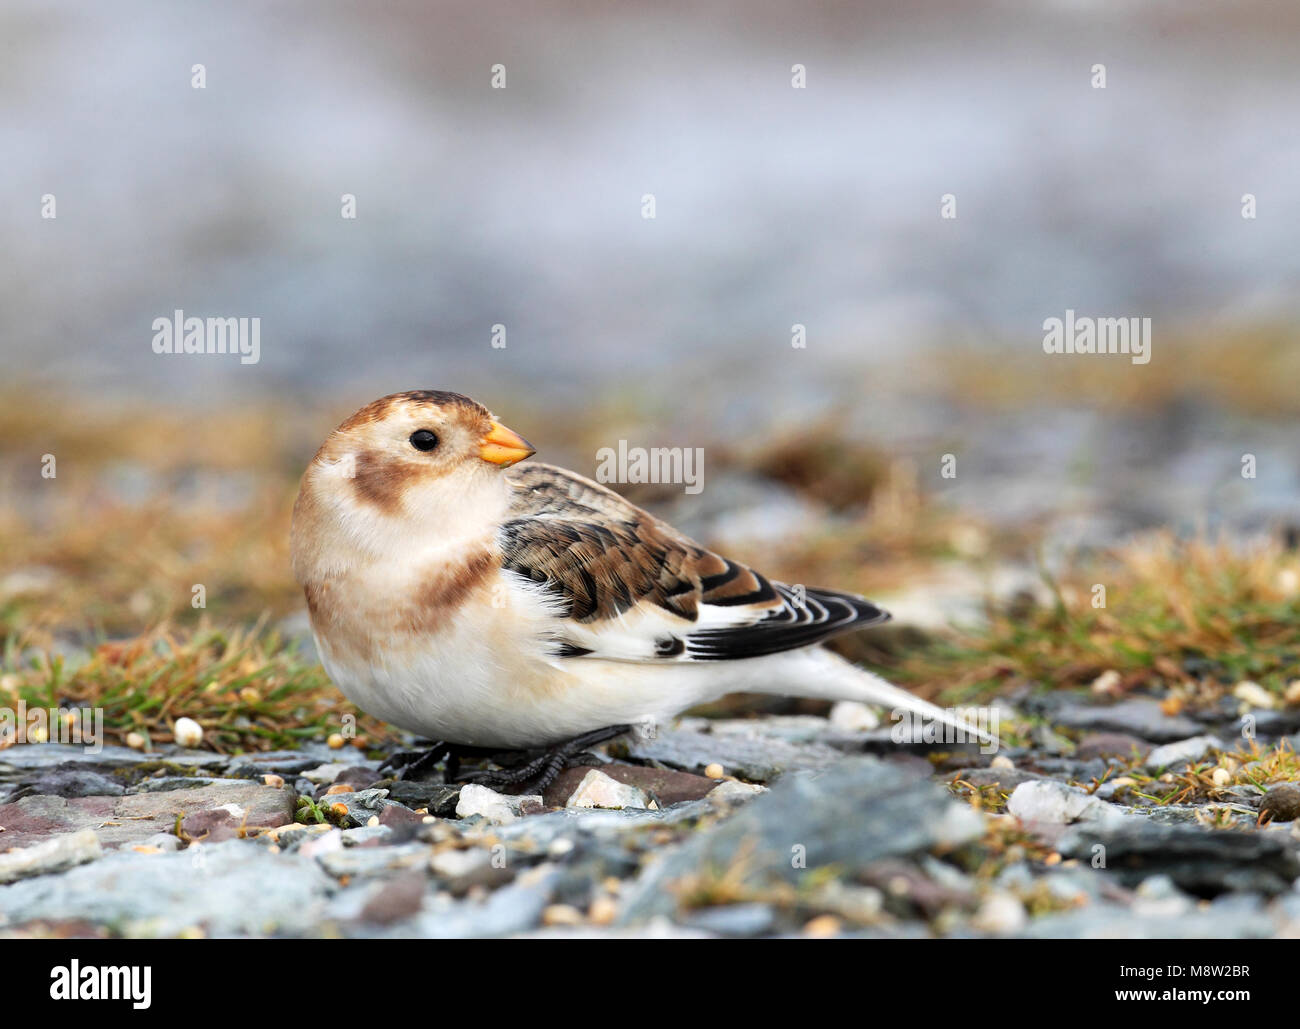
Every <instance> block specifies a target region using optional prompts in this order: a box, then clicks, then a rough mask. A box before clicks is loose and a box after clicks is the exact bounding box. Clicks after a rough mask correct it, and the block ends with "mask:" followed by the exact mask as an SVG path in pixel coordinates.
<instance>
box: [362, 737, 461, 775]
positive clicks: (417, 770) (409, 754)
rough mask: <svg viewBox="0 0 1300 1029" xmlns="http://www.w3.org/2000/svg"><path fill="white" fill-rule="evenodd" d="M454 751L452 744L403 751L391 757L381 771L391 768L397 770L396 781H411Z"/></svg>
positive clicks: (381, 767)
mask: <svg viewBox="0 0 1300 1029" xmlns="http://www.w3.org/2000/svg"><path fill="white" fill-rule="evenodd" d="M451 749H452V745H451V744H450V743H435V744H433V746H431V747H429V749H428V750H425V751H419V750H403V751H399V752H398V753H396V754H392V755H390V756H389V758H388V760H386V761H385V762H384V763H383V764H382V765H380V766H379V771H380V772H384V771H386V770H388V769H389V768H392V769H394V770H395V774H394V776H393V778H394V779H402V780H409V779H413V778H416V777H418V776H419V775H420V774H421V773H422V772H427V771H428V770H429V769H431V768H432V767H433V766H434V765H436V764H437V763H438V762H439V761H441V760H442V759H443V758H445V757H447V755H448V754H449V753H450V751H451Z"/></svg>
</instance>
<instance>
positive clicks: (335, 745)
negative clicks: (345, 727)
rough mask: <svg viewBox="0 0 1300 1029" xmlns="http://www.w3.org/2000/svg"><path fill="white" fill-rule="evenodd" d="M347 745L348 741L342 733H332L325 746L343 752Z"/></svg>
mask: <svg viewBox="0 0 1300 1029" xmlns="http://www.w3.org/2000/svg"><path fill="white" fill-rule="evenodd" d="M345 743H347V740H345V739H344V738H343V735H342V733H337V732H332V733H330V734H329V738H328V739H326V740H325V744H326V746H328V747H329V748H330V750H342V749H343V746H344V744H345Z"/></svg>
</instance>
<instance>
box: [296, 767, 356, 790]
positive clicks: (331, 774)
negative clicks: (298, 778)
mask: <svg viewBox="0 0 1300 1029" xmlns="http://www.w3.org/2000/svg"><path fill="white" fill-rule="evenodd" d="M345 768H347V765H342V764H325V765H317V766H316V767H315V768H309V769H307V770H306V771H305V772H303V773H302V777H303V778H304V779H306V780H307V781H308V782H312V783H315V784H316V785H317V786H324V785H325V784H327V783H333V782H334V780H335V779H337V778H338V777H339V776H340V775H342V774H343V770H344V769H345Z"/></svg>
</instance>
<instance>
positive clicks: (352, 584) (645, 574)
mask: <svg viewBox="0 0 1300 1029" xmlns="http://www.w3.org/2000/svg"><path fill="white" fill-rule="evenodd" d="M536 452H537V451H536V448H534V447H533V445H532V444H531V443H529V442H528V441H527V440H525V439H524V438H523V437H522V436H520V435H519V434H518V433H516V432H514V431H513V430H511V429H508V428H506V427H505V426H504V425H503V424H502V423H501V422H500V421H498V420H497V418H496V416H495V415H493V414H492V412H491V411H489V410H488V409H487V408H486V407H484V406H483V405H482V404H479V403H478V402H476V401H474V400H471V399H470V398H469V397H466V396H463V395H462V394H459V393H453V392H448V391H443V390H432V389H429V390H411V391H407V392H402V393H393V394H390V395H388V396H385V397H381V398H380V399H378V400H375V401H373V402H372V403H369V404H367V405H366V406H364V407H362V408H361V409H360V410H359V411H357V412H356V413H355V414H353V415H352V416H351V417H349V418H347V419H346V420H345V421H344V422H342V424H340V425H339V426H338V428H336V429H335V430H334V431H333V432H331V433H330V434H329V436H328V437H327V438H326V440H325V442H324V443H323V444H322V445H321V447H320V449H319V450H318V451H317V452H316V454H315V456H314V457H313V458H312V460H311V462H310V463H309V464H308V466H307V469H306V471H305V472H304V474H303V476H302V481H301V484H300V487H299V491H298V496H297V499H296V501H295V503H294V508H293V520H292V529H291V557H292V564H293V572H294V576H295V578H296V580H297V582H298V584H299V585H300V586H301V588H302V590H303V593H304V596H305V599H306V603H307V608H308V612H309V615H310V620H311V626H312V633H313V636H314V638H315V641H316V646H317V651H318V653H319V656H320V659H321V662H322V664H323V665H324V667H325V669H326V671H327V672H328V674H329V676H330V677H331V679H332V680H333V682H334V683H335V684H336V685H337V686H338V687H339V689H340V690H341V691H342V693H343V694H344V695H345V696H346V697H347V698H348V699H349V700H350V701H351V702H352V703H354V704H355V705H356V706H357V707H359V708H360V709H362V710H363V711H365V712H367V713H369V714H371V715H373V716H375V717H376V718H379V719H381V720H383V721H385V722H388V723H390V724H392V725H394V726H397V727H399V728H401V729H404V730H407V731H409V732H411V733H413V734H416V735H419V736H422V737H426V738H428V739H430V740H433V741H437V743H438V747H435V748H433V749H431V750H430V751H429V753H428V754H427V755H426V758H438V757H441V756H444V755H445V754H446V753H447V752H448V750H449V749H451V748H456V747H461V748H486V749H496V750H501V751H528V752H534V751H539V750H540V755H539V756H537V757H536V758H533V759H531V760H529V761H527V762H525V763H524V764H522V765H519V766H518V767H517V768H515V769H513V770H510V769H505V770H500V771H497V772H488V773H480V781H483V782H485V783H491V784H493V785H498V786H502V785H509V784H517V783H521V782H524V781H526V780H532V781H535V782H537V783H538V784H539V785H544V784H545V783H544V782H543V780H549V779H553V778H554V776H555V775H557V774H558V772H559V770H560V769H561V768H562V767H563V766H564V763H565V762H566V761H567V760H568V759H569V758H570V757H572V756H573V755H575V754H576V753H579V752H580V751H581V749H582V748H584V747H590V746H593V745H594V744H595V743H598V742H603V741H604V740H607V739H612V738H614V737H615V736H617V735H620V734H623V733H627V732H629V731H640V732H643V733H645V732H654V731H655V727H657V726H660V725H664V724H666V723H668V722H669V721H670V720H671V719H672V718H674V717H675V716H677V715H678V714H680V713H681V712H682V711H684V710H687V709H689V708H691V707H694V706H696V705H699V704H701V703H704V702H707V701H711V700H715V699H717V698H719V697H721V696H723V695H725V694H728V693H734V692H742V691H743V692H750V693H772V694H783V695H787V696H796V697H814V698H822V699H827V700H853V701H860V702H863V703H866V704H873V705H884V706H886V707H890V708H894V709H901V710H903V711H907V712H911V713H913V714H914V715H919V716H921V717H923V718H929V719H933V720H935V721H938V722H941V723H944V724H947V725H951V726H956V727H960V728H962V729H964V730H967V731H970V732H972V733H973V734H977V735H978V736H979V738H981V739H986V738H988V737H987V734H984V733H982V732H980V731H979V730H978V729H975V728H974V727H972V726H970V725H968V724H967V723H965V722H963V721H962V720H961V719H959V718H957V717H956V716H955V715H954V714H953V713H951V712H948V711H945V710H943V709H942V708H939V707H937V706H936V705H933V704H930V703H928V702H926V701H924V700H921V699H920V698H919V697H916V696H913V695H912V694H911V693H908V692H907V691H906V690H903V689H900V688H899V687H897V686H895V685H893V684H892V683H889V682H888V681H886V680H885V679H883V678H881V677H880V676H878V675H875V674H874V673H872V672H869V671H867V670H865V669H863V668H861V667H858V666H856V665H854V664H852V663H851V662H849V661H846V660H845V659H843V658H841V657H839V656H838V655H836V654H834V653H832V652H831V651H829V650H827V649H826V648H825V647H823V646H822V645H821V644H822V643H824V642H825V641H826V640H828V639H830V638H832V637H834V636H837V635H839V634H841V633H844V632H849V631H852V630H858V629H865V628H868V627H872V626H878V625H881V624H883V623H884V622H886V621H887V620H888V619H889V617H890V616H889V614H888V612H886V611H885V610H884V609H882V608H881V607H879V606H878V605H876V604H874V603H872V602H871V601H869V600H866V599H865V598H863V597H861V596H858V595H856V594H854V593H848V592H842V591H839V590H832V589H816V588H807V587H803V586H791V585H787V584H785V583H781V582H775V581H772V580H770V579H768V578H767V577H765V576H764V575H762V574H761V573H760V572H758V571H756V570H755V569H753V568H750V567H748V566H746V565H745V564H742V563H740V562H738V561H734V560H731V559H729V558H726V557H724V556H722V555H721V554H718V553H716V552H715V551H713V550H711V549H709V548H707V547H705V546H703V545H701V544H699V543H697V542H695V541H694V540H692V539H691V538H689V537H688V536H686V535H685V534H683V533H681V532H679V531H677V530H676V529H674V528H673V527H672V526H671V525H669V524H667V523H666V522H665V521H662V520H661V519H659V518H656V517H655V516H654V515H652V514H650V513H649V512H647V511H644V510H642V509H641V508H639V507H637V506H636V505H634V504H632V503H631V502H630V501H628V500H626V499H624V498H623V497H622V496H620V495H619V494H618V493H616V492H614V491H613V490H611V489H609V488H607V487H606V486H603V485H601V484H599V483H597V482H593V481H592V480H590V479H588V478H585V477H584V476H582V475H579V474H577V473H575V472H572V471H568V470H566V469H564V468H560V467H556V466H553V465H548V464H542V463H539V462H530V463H529V464H523V465H521V464H520V462H523V461H524V460H525V459H526V458H530V457H532V456H533V455H534V454H535V453H536ZM517 465H518V467H516V466H517Z"/></svg>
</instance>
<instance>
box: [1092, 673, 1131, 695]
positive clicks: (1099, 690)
mask: <svg viewBox="0 0 1300 1029" xmlns="http://www.w3.org/2000/svg"><path fill="white" fill-rule="evenodd" d="M1123 681H1124V677H1123V676H1122V675H1120V674H1119V672H1117V671H1115V669H1113V668H1108V669H1106V671H1104V672H1102V673H1101V675H1099V676H1097V678H1095V679H1093V680H1092V687H1091V688H1092V692H1093V693H1096V694H1099V695H1101V696H1106V695H1108V694H1111V693H1117V692H1118V691H1119V687H1120V684H1121V683H1122V682H1123Z"/></svg>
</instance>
